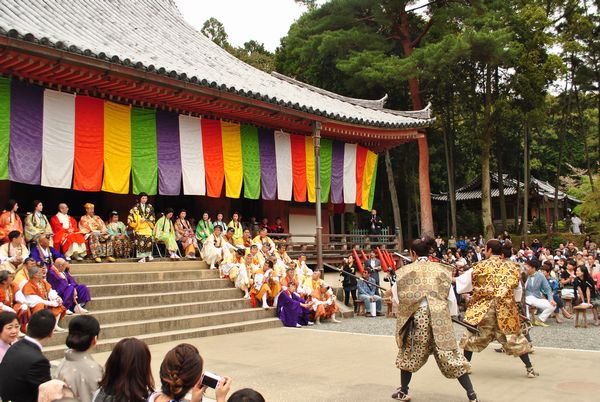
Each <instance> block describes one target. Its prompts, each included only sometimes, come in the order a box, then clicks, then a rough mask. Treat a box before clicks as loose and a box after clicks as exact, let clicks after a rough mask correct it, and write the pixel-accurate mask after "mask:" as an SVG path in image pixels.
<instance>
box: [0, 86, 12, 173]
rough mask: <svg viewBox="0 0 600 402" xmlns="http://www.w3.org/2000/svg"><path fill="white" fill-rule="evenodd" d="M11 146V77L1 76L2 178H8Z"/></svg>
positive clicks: (0, 135) (0, 139) (0, 170)
mask: <svg viewBox="0 0 600 402" xmlns="http://www.w3.org/2000/svg"><path fill="white" fill-rule="evenodd" d="M9 148H10V79H9V78H8V77H0V180H8V153H9Z"/></svg>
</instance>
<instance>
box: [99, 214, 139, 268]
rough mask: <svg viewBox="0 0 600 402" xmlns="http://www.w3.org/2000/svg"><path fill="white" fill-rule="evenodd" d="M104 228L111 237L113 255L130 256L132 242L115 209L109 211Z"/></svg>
mask: <svg viewBox="0 0 600 402" xmlns="http://www.w3.org/2000/svg"><path fill="white" fill-rule="evenodd" d="M106 230H108V234H109V235H110V237H111V240H112V243H113V252H114V253H115V254H114V255H115V257H116V258H129V257H131V250H133V243H132V242H131V239H130V238H129V234H128V233H127V227H126V226H125V224H124V223H123V222H121V221H120V220H119V213H118V212H117V211H111V212H110V214H109V215H108V223H107V224H106Z"/></svg>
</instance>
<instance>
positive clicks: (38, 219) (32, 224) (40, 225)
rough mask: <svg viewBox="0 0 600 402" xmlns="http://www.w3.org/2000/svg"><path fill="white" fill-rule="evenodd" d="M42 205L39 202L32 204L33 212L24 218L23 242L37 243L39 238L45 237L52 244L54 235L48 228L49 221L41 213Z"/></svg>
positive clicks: (50, 228)
mask: <svg viewBox="0 0 600 402" xmlns="http://www.w3.org/2000/svg"><path fill="white" fill-rule="evenodd" d="M43 210H44V204H42V202H41V201H40V200H35V201H34V202H33V212H32V213H30V214H27V216H26V217H25V241H27V242H31V243H34V244H35V243H37V240H38V238H39V237H40V236H46V237H48V238H49V239H50V242H53V236H54V233H52V227H50V221H49V220H48V218H47V217H46V215H44V214H43V213H42V211H43Z"/></svg>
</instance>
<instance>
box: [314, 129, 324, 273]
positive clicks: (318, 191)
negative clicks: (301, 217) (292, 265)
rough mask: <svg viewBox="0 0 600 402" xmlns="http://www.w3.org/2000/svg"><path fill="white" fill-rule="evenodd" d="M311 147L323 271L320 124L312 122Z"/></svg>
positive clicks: (318, 266) (318, 267)
mask: <svg viewBox="0 0 600 402" xmlns="http://www.w3.org/2000/svg"><path fill="white" fill-rule="evenodd" d="M312 135H313V145H314V149H315V198H316V199H315V209H316V211H315V212H316V213H315V215H316V221H317V222H316V223H317V228H316V229H317V233H316V238H317V239H316V240H317V269H318V270H319V271H323V223H322V222H321V152H320V149H321V123H320V122H318V121H315V122H313V127H312Z"/></svg>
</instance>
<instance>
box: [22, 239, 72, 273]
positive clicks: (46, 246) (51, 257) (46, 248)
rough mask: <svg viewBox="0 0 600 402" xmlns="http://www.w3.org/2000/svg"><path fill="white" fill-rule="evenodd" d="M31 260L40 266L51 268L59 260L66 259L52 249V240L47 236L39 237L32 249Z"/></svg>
mask: <svg viewBox="0 0 600 402" xmlns="http://www.w3.org/2000/svg"><path fill="white" fill-rule="evenodd" d="M30 256H31V258H33V259H34V260H35V261H36V262H37V263H39V265H45V266H46V268H50V267H51V266H52V265H54V261H56V260H57V259H58V258H65V256H64V255H62V254H61V253H59V252H58V251H57V250H56V249H55V248H54V247H50V240H49V239H48V238H47V237H46V236H42V237H39V238H38V240H37V242H36V245H35V247H34V248H32V249H31V255H30Z"/></svg>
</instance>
